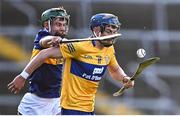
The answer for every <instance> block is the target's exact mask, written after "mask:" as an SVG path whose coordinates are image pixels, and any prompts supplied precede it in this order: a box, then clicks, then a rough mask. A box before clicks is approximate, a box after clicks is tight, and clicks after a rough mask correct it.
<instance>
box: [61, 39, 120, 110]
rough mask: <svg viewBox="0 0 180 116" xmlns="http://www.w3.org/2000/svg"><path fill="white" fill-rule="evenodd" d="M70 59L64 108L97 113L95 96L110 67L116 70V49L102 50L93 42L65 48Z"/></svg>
mask: <svg viewBox="0 0 180 116" xmlns="http://www.w3.org/2000/svg"><path fill="white" fill-rule="evenodd" d="M60 51H61V53H62V55H63V57H64V58H65V59H66V60H65V63H64V73H63V81H62V90H61V106H62V107H63V108H65V109H73V110H79V111H85V112H92V111H94V102H95V94H96V92H97V88H98V85H99V81H100V80H101V78H102V75H103V74H104V72H105V70H106V68H107V65H112V66H116V65H118V64H117V61H116V59H115V55H114V47H109V48H104V49H102V50H99V49H97V48H96V47H94V46H93V44H92V42H90V41H86V42H78V43H70V44H61V45H60Z"/></svg>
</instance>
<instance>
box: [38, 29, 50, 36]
mask: <svg viewBox="0 0 180 116" xmlns="http://www.w3.org/2000/svg"><path fill="white" fill-rule="evenodd" d="M38 35H50V33H49V32H48V30H47V29H45V28H43V29H40V30H39V31H38Z"/></svg>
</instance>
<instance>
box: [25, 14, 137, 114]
mask: <svg viewBox="0 0 180 116" xmlns="http://www.w3.org/2000/svg"><path fill="white" fill-rule="evenodd" d="M90 27H91V30H92V33H93V36H94V37H98V36H106V35H111V34H115V33H117V32H118V30H119V29H120V23H119V20H118V17H117V16H115V15H113V14H109V13H100V14H96V15H94V16H93V17H92V18H91V21H90ZM113 43H114V38H112V39H109V40H103V41H85V42H77V43H68V44H60V45H59V48H55V47H54V48H48V49H45V50H42V51H41V52H40V53H39V54H38V55H37V56H36V57H34V58H33V59H32V60H31V62H30V63H29V64H28V65H27V66H26V68H25V69H24V71H23V72H25V73H28V74H29V75H30V74H32V72H33V71H34V70H35V69H36V68H38V67H39V66H40V65H41V64H42V63H43V61H44V60H45V59H46V58H61V57H63V58H64V59H65V62H64V71H63V81H62V90H61V107H62V109H61V114H62V115H93V114H94V103H95V94H96V92H97V88H98V85H99V81H100V80H101V79H102V76H103V74H104V72H105V70H106V69H108V71H109V72H110V74H111V76H112V78H114V79H116V80H118V81H119V82H121V83H123V84H125V86H126V87H127V88H129V87H133V86H134V83H133V82H130V83H127V82H128V80H129V78H130V77H129V76H127V75H126V74H125V72H124V71H123V69H122V68H121V67H120V66H119V65H118V63H117V61H116V58H115V52H114V47H113Z"/></svg>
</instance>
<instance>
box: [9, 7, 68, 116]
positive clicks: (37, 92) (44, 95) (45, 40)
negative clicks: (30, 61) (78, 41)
mask: <svg viewBox="0 0 180 116" xmlns="http://www.w3.org/2000/svg"><path fill="white" fill-rule="evenodd" d="M69 17H70V16H69V15H68V14H67V12H66V10H65V9H64V8H63V7H59V8H51V9H48V10H46V11H44V12H43V13H42V15H41V22H42V26H43V29H41V30H40V31H39V32H38V33H37V35H36V37H35V40H34V48H33V51H32V58H33V57H35V56H36V55H37V54H38V53H39V52H40V51H41V50H43V49H45V48H47V47H51V46H53V45H55V44H56V42H57V41H56V40H57V38H59V37H61V38H63V37H64V36H66V35H67V32H68V28H69V21H70V19H69ZM55 47H57V46H55ZM62 62H63V60H62V59H61V58H47V59H46V60H44V62H43V64H42V65H41V66H40V67H39V68H38V69H36V71H34V72H33V73H32V74H31V75H30V76H29V77H28V80H29V90H28V92H27V93H26V94H25V95H24V97H23V98H22V100H21V102H20V105H19V106H18V113H19V114H22V115H43V114H44V115H56V114H60V111H61V108H60V105H59V102H60V98H59V97H60V87H61V80H62V79H61V72H62ZM20 75H22V76H19V75H18V76H17V77H16V78H15V79H14V80H13V81H12V82H11V83H10V84H9V85H8V87H9V90H11V92H14V94H17V93H19V91H20V90H21V88H22V87H23V86H24V84H25V81H26V79H27V78H26V77H25V76H24V75H26V74H24V73H21V74H20ZM23 77H24V78H23ZM11 85H12V86H11ZM10 86H11V87H10Z"/></svg>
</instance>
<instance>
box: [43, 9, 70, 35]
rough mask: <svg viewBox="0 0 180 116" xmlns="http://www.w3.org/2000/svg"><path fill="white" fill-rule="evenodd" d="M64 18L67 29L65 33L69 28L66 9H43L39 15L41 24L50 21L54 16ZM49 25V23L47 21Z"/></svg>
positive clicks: (68, 17) (68, 16)
mask: <svg viewBox="0 0 180 116" xmlns="http://www.w3.org/2000/svg"><path fill="white" fill-rule="evenodd" d="M58 17H59V18H65V19H66V21H67V29H66V33H67V32H68V30H69V22H70V15H68V14H67V12H66V10H65V9H64V8H51V9H48V10H46V11H44V12H43V13H42V15H41V24H42V25H43V23H44V22H45V21H49V22H52V21H53V19H54V18H58ZM49 26H50V23H49Z"/></svg>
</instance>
